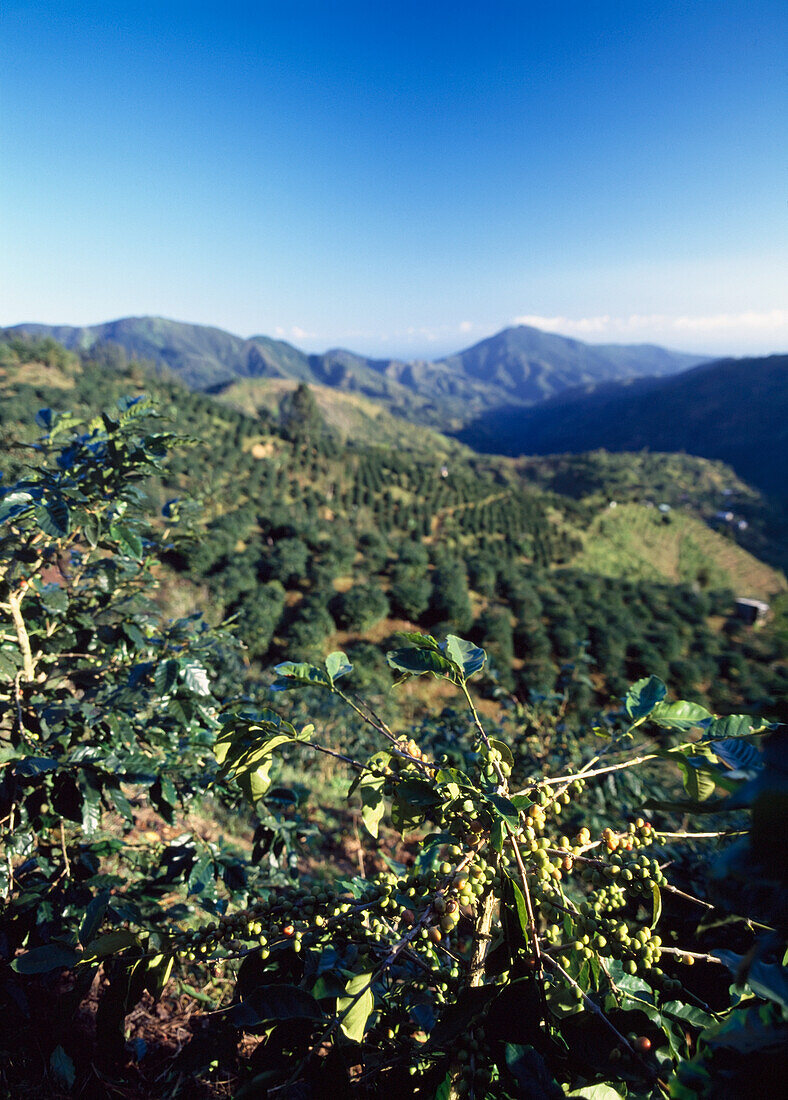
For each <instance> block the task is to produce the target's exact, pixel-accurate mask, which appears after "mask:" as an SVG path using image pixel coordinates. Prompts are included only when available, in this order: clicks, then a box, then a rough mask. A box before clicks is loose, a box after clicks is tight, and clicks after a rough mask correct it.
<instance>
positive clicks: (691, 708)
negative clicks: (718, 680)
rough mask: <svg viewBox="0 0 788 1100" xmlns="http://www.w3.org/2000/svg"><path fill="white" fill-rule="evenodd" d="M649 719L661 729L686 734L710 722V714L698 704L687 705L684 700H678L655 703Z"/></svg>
mask: <svg viewBox="0 0 788 1100" xmlns="http://www.w3.org/2000/svg"><path fill="white" fill-rule="evenodd" d="M649 718H650V720H651V721H652V722H655V723H656V724H657V725H658V726H661V727H662V729H666V730H681V731H682V732H684V733H686V732H687V731H688V730H691V729H694V728H695V727H696V726H702V725H704V723H706V722H709V721H711V714H710V713H709V711H707V710H706V708H705V707H702V706H701V705H700V704H699V703H688V702H687V701H686V700H685V699H679V700H677V701H676V702H675V703H657V705H656V706H655V707H654V709H653V710H652V711H651V713H650V715H649Z"/></svg>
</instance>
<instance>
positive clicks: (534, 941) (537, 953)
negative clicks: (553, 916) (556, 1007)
mask: <svg viewBox="0 0 788 1100" xmlns="http://www.w3.org/2000/svg"><path fill="white" fill-rule="evenodd" d="M504 828H505V829H506V832H507V834H508V836H509V843H510V844H511V846H512V851H513V852H514V858H515V859H516V861H517V869H518V870H519V872H520V881H521V882H522V884H523V897H524V898H525V911H526V913H527V914H528V931H529V932H530V933H531V953H532V954H533V957H534V962H535V963H536V972H537V975H538V976H539V977H541V975H542V971H543V967H542V952H541V949H540V946H539V935H538V933H537V931H536V920H535V918H534V907H533V903H532V902H531V891H530V890H529V889H528V876H527V874H526V871H525V864H524V863H523V857H522V855H521V854H520V848H519V845H518V844H517V841H516V840H515V838H514V834H513V833H512V830H511V829H510V828H509V825H508V824H507V823H506V822H504Z"/></svg>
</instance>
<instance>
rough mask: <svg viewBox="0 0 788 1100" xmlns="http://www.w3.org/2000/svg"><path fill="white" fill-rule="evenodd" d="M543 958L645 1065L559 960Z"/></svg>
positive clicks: (651, 1073)
mask: <svg viewBox="0 0 788 1100" xmlns="http://www.w3.org/2000/svg"><path fill="white" fill-rule="evenodd" d="M544 959H545V961H546V962H547V964H548V965H549V966H551V967H552V968H553V969H555V970H557V971H558V972H559V973H560V974H562V975H563V977H564V979H565V980H566V981H567V982H569V984H570V985H571V986H572V988H573V989H574V990H575V992H577V993H579V994H580V996H581V997H582V998H583V1001H584V1002H585V1004H586V1006H587V1007H588V1008H590V1009H591V1011H592V1012H593V1013H594V1015H595V1016H598V1017H599V1018H600V1020H602V1021H603V1023H604V1024H605V1025H606V1026H607V1027H608V1028H609V1029H610V1031H612V1032H613V1034H614V1035H615V1037H616V1038H617V1039H618V1041H619V1043H621V1045H622V1046H623V1047H624V1048H625V1049H626V1050H628V1051H629V1053H630V1054H631V1055H632V1057H633V1058H634V1059H635V1060H636V1061H637V1062H640V1063H641V1065H644V1066H645V1065H646V1064H645V1062H643V1059H642V1058H641V1057H640V1055H639V1054H638V1053H637V1051H636V1050H635V1048H634V1047H633V1046H632V1045H631V1044H630V1042H629V1040H628V1039H625V1038H624V1036H623V1035H622V1034H621V1032H620V1031H619V1030H618V1028H617V1027H615V1025H614V1024H611V1022H610V1020H609V1019H608V1018H607V1016H606V1015H605V1014H604V1012H603V1011H602V1009H601V1008H600V1007H599V1005H597V1004H596V1003H595V1002H594V1001H593V1000H592V999H591V998H590V997H589V996H588V994H587V993H586V992H585V990H584V989H582V988H581V987H580V986H579V985H578V984H577V982H576V981H575V979H574V978H573V977H572V976H571V974H567V972H566V971H565V970H564V968H563V966H561V964H560V963H559V962H558V961H557V960H556V959H554V958H552V957H551V956H550V955H545V956H544ZM646 1069H647V1070H648V1073H649V1076H650V1077H651V1078H654V1077H655V1076H656V1074H655V1073H654V1071H653V1070H652V1069H651V1068H650V1066H646Z"/></svg>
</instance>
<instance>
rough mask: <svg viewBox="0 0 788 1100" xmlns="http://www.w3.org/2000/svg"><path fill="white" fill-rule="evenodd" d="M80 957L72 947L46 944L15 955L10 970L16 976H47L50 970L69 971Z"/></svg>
mask: <svg viewBox="0 0 788 1100" xmlns="http://www.w3.org/2000/svg"><path fill="white" fill-rule="evenodd" d="M81 957H82V955H81V953H80V952H79V951H77V950H75V948H73V947H65V946H64V945H63V944H59V943H47V944H44V946H43V947H34V948H33V949H32V951H26V952H25V954H24V955H17V957H16V958H15V959H14V960H13V962H12V963H11V969H12V970H15V971H16V972H17V974H48V973H49V972H50V970H70V969H71V968H72V967H74V966H76V964H77V963H78V962H79V960H80V959H81Z"/></svg>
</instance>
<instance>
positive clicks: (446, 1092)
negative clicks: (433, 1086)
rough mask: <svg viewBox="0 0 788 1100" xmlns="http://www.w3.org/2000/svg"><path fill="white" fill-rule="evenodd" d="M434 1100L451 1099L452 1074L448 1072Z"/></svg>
mask: <svg viewBox="0 0 788 1100" xmlns="http://www.w3.org/2000/svg"><path fill="white" fill-rule="evenodd" d="M434 1100H451V1074H450V1073H447V1074H446V1076H445V1077H444V1078H443V1080H442V1081H441V1083H440V1084H439V1085H438V1088H437V1090H436V1092H435V1096H434Z"/></svg>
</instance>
